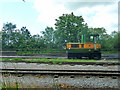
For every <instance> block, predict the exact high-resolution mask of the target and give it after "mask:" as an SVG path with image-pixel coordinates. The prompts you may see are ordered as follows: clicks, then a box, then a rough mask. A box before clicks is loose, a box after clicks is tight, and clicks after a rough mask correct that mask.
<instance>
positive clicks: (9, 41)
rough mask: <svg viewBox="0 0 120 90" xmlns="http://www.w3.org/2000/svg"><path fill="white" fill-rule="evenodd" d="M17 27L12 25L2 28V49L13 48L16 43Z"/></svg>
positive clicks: (5, 25) (8, 24)
mask: <svg viewBox="0 0 120 90" xmlns="http://www.w3.org/2000/svg"><path fill="white" fill-rule="evenodd" d="M15 29H16V25H15V24H14V25H13V24H12V23H7V24H4V26H3V28H2V47H3V48H13V47H14V41H15V38H14V37H15V35H16V34H15V33H16V31H15Z"/></svg>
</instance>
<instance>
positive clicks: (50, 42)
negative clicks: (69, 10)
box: [42, 27, 55, 48]
mask: <svg viewBox="0 0 120 90" xmlns="http://www.w3.org/2000/svg"><path fill="white" fill-rule="evenodd" d="M54 33H55V32H54V29H53V28H52V27H47V28H45V31H43V32H42V34H43V37H44V40H45V43H46V44H47V46H48V48H54V46H55V37H54Z"/></svg>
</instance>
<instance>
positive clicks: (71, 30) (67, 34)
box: [55, 13, 88, 46]
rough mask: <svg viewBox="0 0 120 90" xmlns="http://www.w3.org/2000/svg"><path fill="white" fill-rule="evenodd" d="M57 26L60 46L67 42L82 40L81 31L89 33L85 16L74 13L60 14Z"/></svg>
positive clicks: (56, 34) (56, 35)
mask: <svg viewBox="0 0 120 90" xmlns="http://www.w3.org/2000/svg"><path fill="white" fill-rule="evenodd" d="M55 26H56V31H55V38H56V43H57V44H58V45H59V46H63V45H65V44H66V43H67V42H80V35H81V32H83V33H87V30H88V27H87V24H84V19H83V17H82V16H75V15H74V14H73V13H71V14H63V15H62V16H60V17H59V19H56V23H55ZM83 33H82V34H83Z"/></svg>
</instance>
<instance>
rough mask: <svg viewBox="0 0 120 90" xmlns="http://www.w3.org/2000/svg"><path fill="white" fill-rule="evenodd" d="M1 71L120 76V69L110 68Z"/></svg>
mask: <svg viewBox="0 0 120 90" xmlns="http://www.w3.org/2000/svg"><path fill="white" fill-rule="evenodd" d="M0 73H10V74H54V75H56V74H59V75H95V76H96V75H103V76H120V71H108V70H107V71H106V70H50V69H1V70H0Z"/></svg>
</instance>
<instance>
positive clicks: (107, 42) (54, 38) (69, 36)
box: [1, 13, 120, 51]
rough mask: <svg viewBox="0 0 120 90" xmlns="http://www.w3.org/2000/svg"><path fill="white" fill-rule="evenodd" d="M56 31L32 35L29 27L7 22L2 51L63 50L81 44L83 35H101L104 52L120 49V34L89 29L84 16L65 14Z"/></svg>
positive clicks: (52, 29) (56, 24)
mask: <svg viewBox="0 0 120 90" xmlns="http://www.w3.org/2000/svg"><path fill="white" fill-rule="evenodd" d="M55 21H56V23H55V29H54V28H53V27H46V28H45V30H44V31H42V32H41V33H42V34H43V35H42V36H40V35H39V34H36V35H31V33H30V31H29V30H28V29H27V27H21V29H17V25H16V24H13V23H11V22H9V23H8V22H7V23H5V24H4V25H3V28H2V31H1V34H2V49H3V50H4V49H8V50H9V49H58V48H59V49H62V48H63V47H65V45H66V43H69V42H81V35H82V34H86V35H89V34H99V43H100V44H101V46H102V50H106V51H112V50H117V49H118V48H119V41H118V40H120V39H118V38H119V35H120V32H117V31H113V32H112V33H111V34H110V35H109V34H107V32H106V29H105V28H103V27H98V28H89V27H88V25H87V23H85V21H84V19H83V17H82V16H75V15H74V14H73V13H71V14H63V15H62V16H60V17H59V18H58V19H55Z"/></svg>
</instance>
